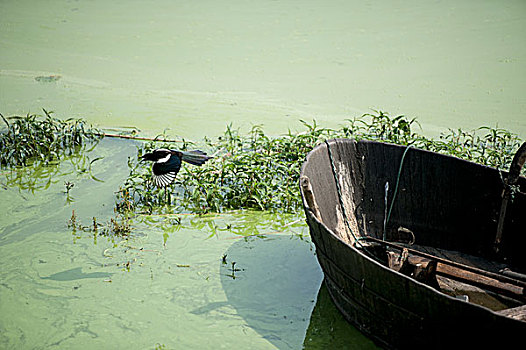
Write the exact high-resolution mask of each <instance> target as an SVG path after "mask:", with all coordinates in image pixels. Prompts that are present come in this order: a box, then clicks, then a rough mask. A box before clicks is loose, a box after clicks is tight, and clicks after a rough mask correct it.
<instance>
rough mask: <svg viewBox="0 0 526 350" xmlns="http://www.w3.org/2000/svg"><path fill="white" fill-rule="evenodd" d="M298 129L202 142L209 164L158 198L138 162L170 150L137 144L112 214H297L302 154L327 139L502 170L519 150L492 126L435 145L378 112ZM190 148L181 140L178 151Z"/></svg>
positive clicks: (256, 130)
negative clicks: (407, 149)
mask: <svg viewBox="0 0 526 350" xmlns="http://www.w3.org/2000/svg"><path fill="white" fill-rule="evenodd" d="M301 123H302V124H303V126H304V128H305V130H304V131H302V132H296V133H295V132H291V131H289V132H288V133H286V134H284V135H280V136H269V135H267V134H266V133H265V132H264V131H263V128H262V127H261V126H254V127H252V129H251V130H250V131H248V132H247V133H241V132H240V131H239V129H235V128H233V127H232V125H228V126H227V128H226V130H225V132H224V133H223V134H222V135H221V136H219V137H217V138H215V139H210V138H205V139H204V140H203V144H202V145H203V146H204V147H200V148H204V150H205V151H208V153H209V154H213V155H214V158H213V159H212V160H210V161H209V162H207V163H206V164H205V165H204V166H202V167H183V168H182V169H181V171H180V173H179V174H178V175H177V178H176V181H175V183H174V184H172V185H171V186H169V187H168V188H167V189H166V191H168V193H165V192H164V191H165V190H163V189H158V188H156V187H154V186H153V184H152V183H151V181H150V178H151V170H150V164H145V163H144V162H139V161H138V159H139V157H140V156H141V155H142V154H144V153H146V152H148V151H150V150H151V149H153V148H160V147H164V148H171V147H173V144H166V143H164V144H163V143H158V142H148V143H145V144H141V145H139V146H138V151H137V153H138V157H137V158H129V159H128V167H129V169H130V175H129V177H128V178H127V179H126V181H125V182H124V184H123V185H122V186H121V188H120V189H119V191H118V193H117V204H116V210H117V211H118V212H133V211H140V212H148V213H152V212H153V211H162V210H164V211H175V212H193V213H202V214H204V213H208V212H222V211H227V210H233V209H256V210H272V211H278V212H295V211H297V210H298V209H300V208H301V202H300V200H301V199H300V198H301V196H300V193H299V188H298V179H299V173H300V167H301V164H302V162H303V160H304V159H305V156H306V154H307V153H308V152H309V151H310V150H311V149H312V148H313V147H314V146H316V145H317V144H319V143H321V142H323V141H325V140H327V139H331V138H341V137H344V138H355V139H358V140H359V139H367V140H379V141H385V142H390V143H396V144H400V145H412V146H413V147H416V148H421V149H426V150H430V151H435V152H439V153H444V154H449V155H453V156H456V157H459V158H463V159H467V160H471V161H474V162H477V163H480V164H484V165H488V166H492V167H496V168H501V169H507V167H508V166H509V164H510V162H511V160H512V158H513V155H514V152H515V151H516V150H517V149H518V147H519V145H520V141H521V140H520V139H519V138H518V136H517V135H515V134H513V133H511V132H509V131H507V130H504V129H499V128H489V127H481V128H479V129H476V130H473V131H469V132H467V131H464V130H461V129H457V130H453V129H450V130H448V131H447V132H445V133H442V134H441V135H440V137H439V138H438V139H432V138H428V137H426V136H424V135H423V134H421V133H419V132H417V131H416V129H420V130H421V128H420V125H419V123H418V121H417V120H416V119H414V118H413V119H409V118H407V117H405V116H403V115H401V116H396V117H391V116H389V115H388V114H387V113H385V112H382V111H376V112H375V113H371V114H364V115H362V116H360V117H357V118H353V119H348V120H346V121H345V124H344V125H342V126H341V127H340V128H337V129H331V128H324V127H320V126H319V125H318V124H317V123H316V122H315V121H313V122H312V123H307V122H305V121H301ZM190 145H191V146H192V148H194V147H195V145H193V144H190V143H188V142H182V147H180V148H181V149H183V150H185V149H187V148H188V147H189V146H190Z"/></svg>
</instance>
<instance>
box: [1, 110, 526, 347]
mask: <svg viewBox="0 0 526 350" xmlns="http://www.w3.org/2000/svg"><path fill="white" fill-rule="evenodd" d="M2 119H3V120H4V127H3V129H2V130H1V137H2V138H1V143H2V147H1V149H2V151H1V152H2V154H1V166H2V168H1V174H2V179H1V184H2V187H1V191H2V201H0V211H1V212H2V213H3V214H2V225H1V231H0V264H1V265H2V269H1V270H0V314H1V315H2V317H1V318H0V347H1V348H8V349H9V348H16V349H25V348H27V349H29V348H31V349H33V348H46V349H48V348H68V349H69V348H129V347H130V344H133V345H134V346H133V347H134V348H140V349H154V348H157V349H160V348H163V349H178V348H217V347H225V348H251V349H269V348H280V349H289V348H290V349H298V348H302V347H303V348H313V349H319V348H327V347H336V348H338V347H341V346H343V345H346V346H349V345H351V344H352V345H353V346H354V347H357V348H374V345H373V344H372V343H371V342H370V341H369V340H368V339H366V338H365V337H363V336H362V335H361V334H360V333H359V332H357V331H356V330H355V329H354V328H352V327H351V326H350V325H348V324H347V323H346V322H345V321H344V320H343V319H342V317H341V316H340V314H339V313H338V312H337V310H336V309H335V308H334V306H333V304H332V302H331V301H330V300H329V298H328V296H327V293H326V291H325V290H324V288H321V289H320V284H321V280H322V273H321V271H320V269H319V267H318V264H317V262H316V258H315V251H314V247H313V245H312V243H311V242H310V238H309V235H308V230H307V228H306V226H305V224H304V220H303V216H302V213H301V208H300V205H301V204H300V198H299V193H298V188H297V177H298V175H299V169H300V166H301V163H302V161H303V159H304V157H305V155H306V153H307V152H308V151H309V150H310V149H311V148H312V147H314V146H315V145H316V144H318V143H319V142H322V141H323V140H325V139H327V138H333V137H356V138H371V139H380V140H387V141H390V142H397V143H401V144H412V145H413V146H414V147H421V148H426V149H432V150H437V151H441V152H445V153H449V154H454V155H457V156H460V157H464V158H468V159H473V160H476V161H479V162H484V163H485V164H488V165H492V166H499V167H504V168H505V167H506V166H507V164H508V163H509V161H510V159H511V156H512V155H513V152H514V151H515V149H516V147H517V145H518V144H519V140H518V138H517V137H516V136H515V135H513V134H512V133H509V132H507V131H506V130H500V129H485V128H482V129H480V130H477V131H473V132H464V131H462V130H451V131H450V132H449V133H446V134H444V135H442V137H441V138H440V139H438V140H430V139H428V138H426V137H424V136H422V135H420V134H419V133H417V132H416V131H415V129H418V123H417V122H416V121H415V120H411V119H408V118H405V117H403V116H399V117H390V116H389V115H387V114H385V113H382V112H378V113H375V114H371V115H365V116H362V117H360V118H355V119H350V120H349V121H346V122H345V124H344V125H343V126H342V127H341V128H340V129H336V130H334V129H327V128H323V127H321V126H319V125H316V123H315V122H312V123H307V122H303V124H304V131H303V132H299V133H291V132H289V133H286V134H284V135H281V136H275V137H271V136H268V135H266V134H265V132H264V131H263V129H262V128H261V127H258V126H256V127H254V128H252V129H251V130H249V131H247V132H241V131H240V130H237V129H235V127H234V126H228V127H227V128H226V131H225V133H224V134H223V135H221V136H219V137H217V138H213V139H212V138H205V139H203V140H202V142H200V143H199V144H192V143H189V142H188V141H185V140H183V139H180V140H173V141H175V142H157V141H147V142H143V141H141V142H139V141H130V140H124V139H118V138H109V137H104V131H101V130H96V129H94V128H92V127H91V126H89V125H86V123H85V122H83V121H82V120H76V119H71V120H61V119H58V118H55V117H54V116H53V115H52V114H51V113H48V112H45V111H44V116H35V115H28V116H25V117H2ZM128 136H129V135H128ZM154 147H172V148H179V149H194V148H201V149H203V150H204V151H207V152H208V153H209V154H213V155H214V159H213V160H211V161H210V162H208V163H207V164H206V165H205V166H203V167H201V168H196V167H190V166H189V167H186V168H184V169H182V170H181V172H180V173H179V174H178V176H177V180H176V183H175V184H174V185H172V186H171V187H169V192H168V193H165V192H164V191H163V190H161V189H157V188H155V187H153V186H152V184H151V182H150V181H149V179H150V175H151V174H150V164H146V163H144V162H139V161H138V157H139V156H140V155H141V154H143V153H144V152H146V151H148V150H150V149H151V148H154Z"/></svg>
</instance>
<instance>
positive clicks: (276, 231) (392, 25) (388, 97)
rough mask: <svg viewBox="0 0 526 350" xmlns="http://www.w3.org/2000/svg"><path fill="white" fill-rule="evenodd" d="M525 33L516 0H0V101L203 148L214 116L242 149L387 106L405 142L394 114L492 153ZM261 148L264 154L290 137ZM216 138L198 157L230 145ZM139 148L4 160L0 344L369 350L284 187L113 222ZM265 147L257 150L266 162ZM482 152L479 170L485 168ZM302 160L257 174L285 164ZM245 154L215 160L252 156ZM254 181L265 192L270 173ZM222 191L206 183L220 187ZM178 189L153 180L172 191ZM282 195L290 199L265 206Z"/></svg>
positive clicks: (515, 82)
mask: <svg viewBox="0 0 526 350" xmlns="http://www.w3.org/2000/svg"><path fill="white" fill-rule="evenodd" d="M525 32H526V5H525V3H524V1H520V0H519V1H506V2H497V1H478V0H469V1H462V2H459V1H438V2H437V1H417V0H415V1H405V2H391V1H318V2H317V1H303V2H296V1H288V0H287V1H258V2H252V1H244V0H234V1H228V2H218V1H197V2H196V1H167V0H159V1H152V2H147V1H121V0H118V1H111V2H107V1H100V0H94V1H71V0H53V1H30V0H21V1H1V2H0V53H1V54H0V113H1V114H2V115H3V116H5V117H9V116H13V115H26V114H27V113H29V114H33V113H40V111H41V109H42V108H45V109H46V110H48V111H54V112H55V114H53V115H57V116H58V117H60V118H63V119H67V118H70V117H72V118H79V117H82V118H84V119H85V120H86V122H87V123H90V124H93V125H95V126H96V127H97V128H99V129H100V130H101V131H102V132H105V133H114V134H115V133H119V132H123V131H125V132H126V133H127V134H128V135H129V134H132V133H134V132H138V133H140V135H141V136H146V137H155V136H156V135H159V134H164V135H165V136H166V137H168V138H177V139H178V140H182V139H184V140H185V141H189V140H191V141H196V145H195V147H201V146H205V148H206V147H207V146H210V144H209V143H207V142H206V141H203V140H205V139H208V140H214V142H216V141H217V140H218V139H217V137H218V135H222V134H223V132H224V130H225V128H226V129H227V131H228V130H237V128H240V129H241V130H242V134H243V135H247V132H248V131H249V130H253V131H254V130H256V131H255V132H254V133H253V134H251V136H250V137H249V139H250V140H251V141H252V142H253V141H254V139H258V138H259V137H260V135H259V131H258V130H265V133H268V134H266V135H271V136H283V135H292V136H291V139H294V138H295V136H294V135H298V134H297V133H296V132H298V131H300V132H302V133H303V134H301V135H303V136H304V135H305V125H307V126H308V124H307V123H309V124H311V125H312V123H314V122H313V120H314V119H315V120H316V121H317V122H318V123H319V124H318V125H320V126H321V127H322V128H325V127H326V128H337V127H340V126H341V125H343V124H346V123H347V124H346V125H347V126H348V125H349V123H348V121H346V119H348V118H352V117H354V116H357V115H358V116H359V115H362V114H365V113H372V112H371V110H373V109H374V110H386V111H388V112H390V113H392V115H393V116H394V115H400V114H405V115H407V116H408V117H404V118H402V119H397V120H396V123H395V124H396V125H395V124H392V125H391V126H392V127H396V128H397V132H398V131H401V134H399V135H398V136H401V137H406V136H409V137H412V134H411V133H412V132H413V131H414V130H415V129H417V127H418V125H417V123H414V124H413V125H412V128H413V129H412V130H413V131H410V132H409V133H406V132H405V131H404V130H406V127H407V126H408V124H407V123H406V122H408V121H409V124H412V123H413V122H412V121H413V119H412V118H413V117H418V122H419V123H420V124H421V126H422V129H420V131H422V133H423V134H425V135H426V137H427V136H429V137H438V135H440V133H442V132H444V131H446V132H447V130H448V129H451V130H450V131H449V132H448V134H447V135H448V136H447V137H445V138H444V139H442V141H443V142H444V145H445V146H450V144H449V142H454V143H455V142H456V144H455V147H452V148H450V149H449V150H450V151H453V152H457V153H458V154H457V153H455V155H460V156H461V155H465V154H464V153H463V151H464V150H463V148H464V145H466V144H467V143H470V144H471V145H475V144H477V145H479V146H481V145H482V151H480V150H481V149H480V148H479V151H478V152H477V153H475V156H477V157H478V158H477V159H475V160H476V161H484V160H486V158H487V157H486V155H487V153H484V152H486V148H485V147H486V142H488V143H491V140H492V139H493V140H495V139H498V140H499V142H500V140H504V141H505V142H504V145H505V146H506V147H507V148H508V154H507V155H508V156H509V154H510V153H509V152H511V151H512V148H513V147H515V146H514V145H515V144H516V143H517V142H518V140H519V139H520V138H522V139H524V137H525V136H526V118H524V115H523V112H524V110H525V108H526V95H525V94H524V91H525V89H526V85H525V82H526V79H525V77H526V41H524V34H523V33H525ZM382 118H383V115H381V118H378V119H376V120H380V121H381V120H383V119H382ZM300 119H301V120H304V121H307V123H300V122H299V120H300ZM387 121H388V123H390V122H393V120H387ZM401 122H404V123H406V125H405V126H402V124H401ZM1 123H2V121H0V124H1ZM351 123H352V122H351ZM482 125H486V126H489V127H491V128H493V129H485V130H483V131H482V134H483V136H481V137H477V138H475V137H472V136H473V135H474V134H471V133H468V134H462V132H461V130H460V129H459V128H462V129H463V130H472V129H475V128H477V127H480V126H482ZM380 126H382V125H380ZM409 126H411V125H409ZM3 127H4V124H2V129H1V130H2V131H3V130H4V129H3ZM500 128H502V129H500ZM372 129H374V130H375V133H376V134H375V136H376V137H380V136H379V135H380V134H381V133H384V132H385V131H389V132H390V131H391V129H389V130H388V129H382V128H381V127H380V128H376V126H374V127H373V128H372ZM372 129H371V130H372ZM504 129H505V130H504ZM289 130H290V132H289ZM507 130H510V131H511V132H512V133H513V134H514V136H513V137H511V136H510V135H511V134H510V133H509V132H507ZM486 131H487V132H488V134H486V135H485V136H484V133H485V132H486ZM492 132H493V133H494V134H495V135H496V138H492V136H491V135H490V134H491V133H492ZM395 134H396V133H395ZM488 135H489V136H488ZM517 135H518V138H517V137H516V136H517ZM263 136H265V135H263ZM347 136H348V135H347ZM395 136H396V135H395ZM508 136H510V137H508ZM265 137H266V136H265ZM380 138H381V137H380ZM232 140H234V139H232ZM258 140H260V139H258ZM282 140H283V142H284V144H283V147H284V148H285V146H286V145H285V143H286V142H289V141H290V139H287V138H283V139H282ZM315 140H317V139H316V138H315ZM426 140H427V139H425V138H420V141H422V143H421V145H424V144H425V142H427V141H426ZM459 140H461V141H462V142H459ZM223 141H224V139H223ZM223 141H221V142H219V141H217V142H216V144H217V145H220V146H218V149H217V150H214V152H215V151H218V152H219V153H218V156H220V157H223V156H225V157H226V156H232V154H230V155H229V152H228V150H225V149H224V148H225V147H223V146H224V144H222V142H223ZM260 141H261V140H260ZM260 141H258V142H253V143H252V145H257V147H255V148H256V151H257V148H258V147H260V146H261V145H264V142H260ZM406 141H407V140H406ZM309 142H310V141H309ZM499 142H493V143H494V144H496V143H499ZM506 142H508V143H506ZM406 143H407V142H406ZM183 144H185V143H177V144H175V146H174V147H176V148H179V147H182V146H183ZM247 144H248V143H241V144H237V145H235V147H233V148H232V149H234V150H236V151H235V152H244V151H245V150H246V149H247V146H246V145H247ZM269 144H270V143H269ZM14 145H15V146H13V147H14V149H16V150H17V151H19V150H22V151H23V152H22V153H24V152H26V151H27V149H25V150H24V149H23V147H20V143H16V142H15V144H14ZM138 145H141V144H140V143H138V141H131V140H119V139H110V138H103V139H101V140H99V141H98V142H95V143H92V144H89V145H86V146H84V147H82V150H79V149H78V148H75V149H74V150H73V151H72V152H71V154H66V155H63V156H60V157H51V158H50V159H47V158H45V157H44V158H42V160H41V161H38V162H36V163H32V161H31V159H29V161H28V162H27V164H26V166H23V167H22V166H20V164H23V163H24V162H21V163H20V164H18V163H16V162H13V163H11V162H10V161H7V160H5V158H3V160H2V165H3V166H2V168H1V169H0V266H1V268H0V348H2V349H3V348H6V349H55V348H56V349H94V348H96V349H99V348H100V349H121V348H126V349H129V348H133V349H216V348H229V349H275V348H278V349H301V348H307V349H324V348H353V349H354V348H374V347H375V346H374V344H373V343H372V342H371V341H370V340H368V339H367V338H365V337H364V336H363V335H361V334H360V333H359V332H358V331H357V330H356V329H355V328H353V327H351V326H350V325H349V324H348V323H346V322H345V321H344V320H343V318H342V316H341V315H340V314H339V313H338V311H337V310H336V309H335V307H334V305H333V304H332V302H331V301H330V299H329V298H328V295H327V291H326V290H325V289H324V288H323V286H322V283H321V281H322V278H323V276H322V273H321V271H320V268H319V265H318V264H317V261H316V256H315V249H314V246H313V244H312V243H311V241H310V237H309V233H308V230H307V228H306V226H305V223H304V220H303V215H302V213H301V208H299V210H298V206H299V205H298V203H299V201H296V202H294V196H295V193H298V189H297V188H296V187H294V186H296V185H295V184H294V183H293V182H291V183H292V185H287V186H286V189H287V188H288V189H290V191H288V190H283V187H280V193H277V194H276V195H275V196H272V191H271V190H269V189H271V188H275V187H272V186H267V187H264V186H262V187H260V188H256V186H255V185H256V184H252V185H254V186H253V188H252V187H251V188H250V190H249V191H246V193H244V195H245V194H247V193H248V194H249V195H250V196H252V197H251V198H252V199H251V202H250V203H251V208H252V209H254V208H255V209H258V208H259V209H266V208H271V209H272V211H264V210H247V209H245V210H236V209H232V208H228V205H230V204H228V205H226V204H224V202H221V201H217V203H219V204H217V207H218V208H221V209H222V210H220V211H221V213H215V211H216V210H211V209H212V208H213V206H211V205H209V204H210V203H209V202H207V201H206V200H204V201H205V202H206V204H207V205H208V206H196V205H194V206H193V208H194V209H199V210H194V211H198V212H199V213H200V215H198V214H196V213H193V212H192V210H182V211H174V210H170V209H166V210H148V205H145V206H143V207H140V206H138V207H137V208H138V209H137V210H135V211H134V213H133V216H132V218H131V220H130V221H128V220H127V219H126V214H125V213H124V214H123V213H120V212H119V210H117V211H115V209H116V206H115V203H116V201H118V200H119V198H122V197H119V196H121V195H122V194H123V192H122V189H123V186H124V188H125V189H126V190H128V189H129V190H133V189H136V190H137V192H141V191H143V190H144V191H146V190H147V189H145V188H140V187H134V186H135V185H134V183H131V185H130V183H127V182H126V179H127V178H128V177H129V176H130V172H129V168H128V165H129V164H136V163H137V156H138V152H137V149H138V148H137V146H138ZM142 145H144V144H142ZM37 146H38V145H36V144H34V147H36V148H38V147H37ZM280 146H281V145H277V146H276V147H277V148H278V150H277V151H276V150H273V151H272V152H276V153H280V152H279V147H280ZM304 146H305V147H304V148H302V153H307V151H308V149H309V147H311V146H314V145H313V144H310V143H307V142H305V144H304ZM307 146H308V147H307ZM512 146H513V147H512ZM10 147H11V146H10ZM32 147H33V146H32ZM192 147H193V146H192ZM287 147H288V146H287ZM36 148H32V149H36ZM139 148H140V147H139ZM227 148H228V147H227ZM446 148H447V147H446ZM446 148H445V149H446ZM207 151H209V150H208V149H207ZM267 151H268V150H267ZM51 152H58V150H57V149H52V151H51ZM272 152H262V153H261V154H262V155H264V156H265V157H267V158H264V157H259V158H258V160H261V159H264V160H266V161H265V162H266V163H269V161H268V160H269V159H272V158H271V157H270V154H271V153H272ZM26 153H27V152H26ZM230 153H232V152H230ZM450 153H451V152H450ZM6 154H8V155H9V152H7V153H6ZM291 154H292V153H291ZM495 154H496V157H494V158H492V159H494V160H495V164H488V165H491V166H495V165H496V166H502V165H503V164H504V162H501V159H500V158H499V157H500V154H499V153H498V152H497V153H495ZM26 155H29V158H31V154H26ZM256 156H257V155H256ZM302 157H303V154H299V153H298V152H296V154H295V155H294V162H295V163H294V164H293V165H290V166H288V165H283V164H279V166H280V167H279V168H274V169H277V171H281V174H282V175H283V174H288V171H290V172H291V173H293V172H294V171H295V170H296V169H298V168H299V164H300V163H301V160H302ZM248 158H250V157H248ZM248 158H244V157H243V156H242V155H240V154H233V157H231V158H230V159H233V162H245V161H246V162H247V163H246V164H258V166H262V168H261V169H268V168H264V167H263V165H262V163H265V162H259V163H258V162H254V163H250V161H248V160H246V159H248ZM7 163H9V166H7ZM231 164H232V163H231ZM4 165H5V166H4ZM221 166H222V163H220V162H217V163H212V162H211V166H210V167H211V168H213V167H215V168H213V169H214V171H216V170H217V171H223V170H224V169H222V168H221ZM251 170H252V175H254V168H251ZM196 173H197V172H196ZM246 173H248V171H247V172H246ZM229 174H230V175H229V176H231V175H232V174H233V173H232V172H231V173H229ZM187 175H188V173H186V175H185V173H181V174H179V175H178V180H181V181H182V180H183V179H186V180H188V181H189V182H190V180H191V181H192V183H191V184H190V185H189V189H192V188H193V186H195V184H196V183H199V181H198V180H199V179H201V178H199V177H195V176H194V177H192V176H191V174H190V175H188V176H187ZM208 175H210V176H209V178H213V177H214V176H215V175H217V174H216V173H214V172H212V173H209V174H208ZM208 175H207V176H208ZM234 175H235V174H234ZM245 175H246V174H245ZM267 175H269V174H267ZM185 176H186V177H185ZM203 178H205V176H204V175H203ZM232 178H235V176H233V177H232V176H231V179H232ZM252 178H253V177H250V176H245V177H243V179H242V180H243V181H244V180H247V179H248V180H250V179H252ZM137 179H139V180H140V179H141V176H139V175H137ZM243 181H241V182H240V183H242V182H243ZM262 181H263V180H262ZM264 181H267V182H268V183H269V184H272V185H274V184H273V183H272V182H273V180H272V176H266V180H264ZM247 183H249V182H247ZM221 184H222V183H221V182H219V185H218V183H215V184H214V186H215V187H214V186H211V187H208V188H207V191H211V192H212V191H215V193H216V194H217V193H222V192H221V191H222V189H221ZM184 187H185V186H183V184H182V183H178V184H176V185H174V186H172V187H171V189H172V190H173V191H174V193H173V196H172V197H171V200H172V202H171V204H173V202H176V201H177V200H179V199H180V198H181V196H180V194H181V193H182V191H183V189H184V190H185V191H186V190H187V189H186V188H184ZM249 187H250V186H249ZM292 187H294V190H292V189H291V188H292ZM252 189H258V190H259V191H260V192H258V194H257V195H258V196H259V195H260V194H266V195H267V199H269V198H270V199H269V200H267V202H266V203H264V202H262V201H260V199H259V198H257V196H256V195H255V194H254V193H255V192H254V191H252ZM187 193H191V191H190V192H187ZM139 194H140V193H139ZM269 194H270V196H269ZM156 195H157V193H156ZM282 196H283V197H284V198H285V197H287V198H288V199H287V200H288V202H287V203H288V204H287V208H288V209H290V208H296V209H295V210H288V209H287V210H280V208H279V203H280V200H281V197H282ZM156 198H158V199H159V198H161V197H156ZM278 199H279V200H278ZM296 199H298V198H296ZM202 201H203V200H202V199H201V198H197V200H196V203H198V204H199V205H201V203H202ZM230 202H232V203H233V202H235V201H230ZM158 203H161V200H160V199H159V201H158ZM289 211H292V212H293V213H288V212H289ZM112 220H113V221H112ZM122 220H124V221H122ZM117 231H118V232H119V234H115V233H116V232H117Z"/></svg>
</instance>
